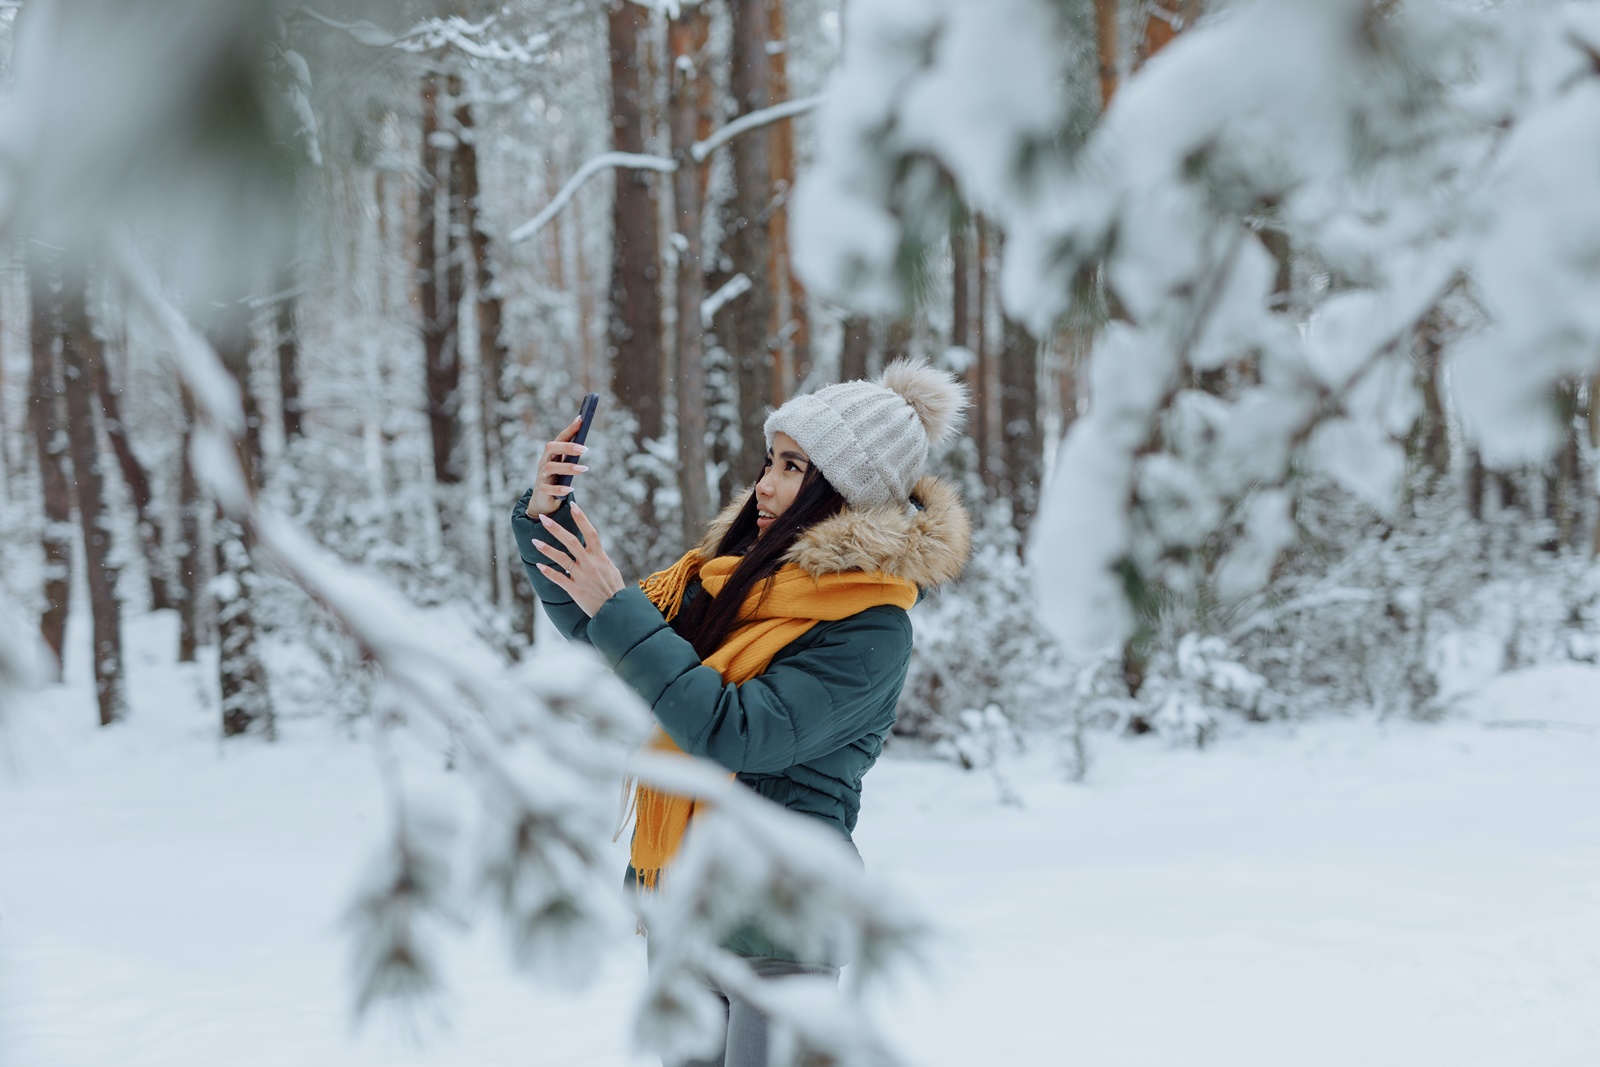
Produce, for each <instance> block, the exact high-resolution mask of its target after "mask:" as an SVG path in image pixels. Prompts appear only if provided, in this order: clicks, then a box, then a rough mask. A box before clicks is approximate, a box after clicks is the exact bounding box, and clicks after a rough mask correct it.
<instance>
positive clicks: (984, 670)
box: [895, 505, 1070, 742]
mask: <svg viewBox="0 0 1600 1067" xmlns="http://www.w3.org/2000/svg"><path fill="white" fill-rule="evenodd" d="M974 511H975V514H974V520H975V522H974V542H975V544H976V546H977V547H976V549H975V550H974V552H973V555H972V559H971V560H970V561H969V562H968V564H967V569H966V571H965V573H964V574H963V576H962V578H961V580H960V581H958V582H954V583H952V584H951V585H949V586H947V587H946V588H944V589H942V590H939V591H938V592H935V593H932V594H930V595H929V596H928V598H927V599H926V600H924V601H923V603H922V604H920V605H918V607H917V609H916V610H915V611H913V612H912V613H911V620H912V625H913V627H914V628H915V631H916V640H915V641H914V642H913V644H912V649H911V668H910V671H909V673H908V674H907V676H906V684H905V688H904V689H903V690H902V691H901V697H900V708H899V719H898V721H897V723H896V725H895V730H896V732H897V733H898V734H901V735H902V736H906V737H915V738H917V739H919V740H923V741H929V742H937V741H939V740H941V739H947V738H955V737H957V736H959V735H961V734H962V732H963V731H964V730H965V726H964V724H963V721H962V715H963V714H964V713H966V712H969V711H973V710H974V709H982V708H987V707H990V706H993V707H995V708H997V709H998V710H999V712H1000V713H1002V714H1003V715H1004V716H1005V717H1006V719H1007V720H1009V721H1010V722H1013V723H1015V724H1017V725H1018V726H1019V727H1022V728H1024V729H1031V728H1034V727H1037V726H1044V725H1048V724H1051V723H1052V722H1054V721H1059V717H1060V715H1061V714H1062V712H1063V708H1064V706H1065V702H1064V700H1063V697H1064V695H1065V693H1066V690H1067V686H1068V685H1069V684H1070V675H1069V674H1068V672H1067V665H1066V663H1065V661H1064V660H1063V658H1062V656H1061V654H1060V652H1059V650H1058V649H1057V647H1056V643H1055V641H1054V639H1053V638H1051V636H1050V635H1049V633H1047V632H1046V631H1045V629H1044V627H1043V626H1042V625H1041V624H1040V622H1039V618H1038V615H1037V612H1036V609H1035V606H1034V600H1033V593H1032V589H1031V585H1030V580H1029V576H1028V572H1027V569H1026V568H1025V567H1024V566H1023V564H1022V561H1021V559H1020V558H1019V556H1018V552H1017V535H1016V531H1015V530H1014V529H1013V527H1012V525H1011V520H1010V515H1009V514H1008V513H1007V512H1006V509H1005V508H1004V506H1003V505H1001V506H995V507H990V508H988V509H982V508H981V507H978V508H975V509H974Z"/></svg>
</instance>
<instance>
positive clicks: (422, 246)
mask: <svg viewBox="0 0 1600 1067" xmlns="http://www.w3.org/2000/svg"><path fill="white" fill-rule="evenodd" d="M446 96H448V92H447V89H446V82H445V79H444V77H443V76H442V75H438V74H426V75H424V76H423V78H422V175H421V181H420V182H419V188H418V192H417V216H418V222H419V223H420V233H419V234H418V241H417V287H418V290H419V293H420V296H421V303H422V309H421V310H422V346H423V355H424V359H425V361H426V369H427V389H428V428H429V432H430V435H431V439H432V444H433V477H434V481H435V482H436V483H438V484H439V485H445V486H450V485H459V484H460V483H461V477H462V475H461V460H462V455H461V436H462V435H461V411H460V407H461V397H460V384H461V354H460V351H459V349H458V346H459V343H460V330H459V323H458V319H457V316H459V314H460V309H461V293H460V287H461V285H462V281H463V279H462V276H461V273H460V267H459V265H456V264H455V261H456V260H457V259H458V256H457V255H456V235H455V232H454V226H453V225H452V224H451V223H452V220H453V215H454V212H453V209H452V205H451V200H452V190H451V187H450V171H451V160H450V157H451V155H452V153H451V152H450V151H448V142H449V140H450V136H449V133H448V132H447V131H446V130H444V129H443V128H442V127H443V125H444V123H443V122H441V119H442V117H443V116H444V115H445V114H447V111H446V108H447V107H448V103H447V101H446V100H444V99H441V97H446ZM441 216H442V221H443V222H444V225H443V226H440V222H441ZM449 510H450V509H449V508H448V507H444V508H442V509H441V512H440V514H441V515H442V516H447V515H448V513H449Z"/></svg>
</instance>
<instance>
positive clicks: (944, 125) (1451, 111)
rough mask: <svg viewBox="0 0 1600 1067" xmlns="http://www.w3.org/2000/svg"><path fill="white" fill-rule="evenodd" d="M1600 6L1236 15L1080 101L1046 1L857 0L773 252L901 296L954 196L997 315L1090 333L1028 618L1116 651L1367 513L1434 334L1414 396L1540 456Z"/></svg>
mask: <svg viewBox="0 0 1600 1067" xmlns="http://www.w3.org/2000/svg"><path fill="white" fill-rule="evenodd" d="M1594 12H1595V8H1594V6H1593V5H1592V4H1586V3H1575V2H1568V3H1556V4H1550V5H1538V6H1536V7H1527V6H1521V7H1516V6H1512V7H1499V8H1495V9H1493V10H1492V11H1484V12H1477V11H1474V12H1466V11H1464V10H1462V9H1458V8H1450V7H1443V8H1441V7H1439V6H1438V5H1432V4H1425V3H1398V4H1394V5H1391V8H1390V9H1388V10H1387V11H1386V14H1385V16H1384V17H1383V18H1382V19H1376V20H1375V19H1373V18H1371V5H1370V4H1368V3H1365V2H1364V0H1251V2H1245V3H1240V4H1236V5H1232V6H1231V7H1230V8H1229V11H1228V13H1227V17H1226V18H1218V19H1215V20H1212V21H1210V22H1202V23H1198V24H1196V25H1193V26H1190V27H1186V28H1185V29H1184V32H1183V33H1182V34H1180V35H1179V36H1178V38H1177V39H1176V40H1175V41H1174V42H1173V43H1172V44H1171V45H1170V46H1168V47H1167V48H1166V49H1165V50H1163V51H1162V52H1161V54H1160V55H1158V56H1156V57H1155V58H1154V59H1152V60H1151V61H1150V62H1149V63H1147V64H1146V65H1145V66H1143V67H1142V68H1141V69H1140V70H1139V71H1138V72H1137V73H1136V74H1134V75H1133V76H1132V77H1131V78H1129V79H1128V80H1127V81H1126V82H1125V83H1124V84H1123V85H1122V86H1121V88H1120V89H1119V90H1118V92H1117V94H1116V96H1115V97H1114V99H1113V100H1112V102H1111V104H1110V106H1109V108H1108V109H1107V110H1106V112H1105V113H1104V114H1103V115H1101V114H1100V113H1099V101H1098V92H1097V89H1096V86H1095V84H1094V81H1093V74H1094V70H1093V63H1092V62H1089V61H1088V58H1087V57H1086V55H1085V56H1079V54H1078V53H1077V52H1075V51H1074V48H1075V42H1080V41H1081V40H1082V39H1083V38H1082V35H1081V33H1080V32H1079V31H1080V29H1081V27H1078V26H1077V24H1076V23H1074V22H1073V21H1072V18H1071V17H1070V16H1069V15H1067V14H1065V13H1064V12H1063V10H1062V9H1061V7H1060V5H1057V4H1052V3H1050V2H1048V0H995V3H993V4H991V5H988V6H985V7H983V8H982V10H981V11H980V10H979V9H977V8H974V7H972V6H971V5H967V4H963V3H960V2H959V0H930V2H929V3H926V4H919V5H911V6H907V5H903V4H899V3H896V2H894V0H861V2H860V3H857V4H853V5H852V7H851V11H850V26H849V35H850V37H851V39H852V40H853V41H855V42H857V43H856V44H855V45H854V46H853V47H852V48H851V49H849V50H847V51H846V53H845V55H844V62H843V63H842V65H841V66H840V68H839V69H838V71H837V72H836V74H835V76H834V78H833V80H832V82H831V83H830V85H829V88H828V101H827V103H826V104H825V106H824V108H823V111H822V113H821V118H820V126H819V138H818V153H817V158H816V161H815V164H814V165H813V167H812V168H811V169H810V170H809V171H808V172H807V174H806V175H804V176H802V178H801V180H800V182H799V185H798V188H797V189H796V194H795V200H794V205H793V208H794V212H795V214H794V230H793V232H794V242H795V243H794V248H795V260H796V267H797V270H798V271H799V273H800V274H801V276H802V278H803V279H805V280H806V282H807V283H808V284H809V285H810V286H811V288H812V290H813V291H815V292H818V293H822V294H827V295H829V296H832V297H833V298H835V299H837V300H840V301H841V302H843V303H846V304H848V305H850V306H853V307H856V308H860V309H863V310H872V311H889V310H893V309H897V308H900V307H902V306H904V303H905V301H906V300H907V298H908V296H909V295H910V294H909V292H908V289H909V284H910V278H909V276H908V275H909V274H910V273H911V272H908V271H906V270H905V264H906V263H907V262H915V261H919V260H921V259H923V258H924V256H925V255H926V253H927V252H929V251H930V250H931V248H933V247H937V246H938V244H939V243H940V242H942V241H943V240H945V238H946V236H947V234H948V222H947V220H948V217H949V211H948V197H949V195H950V193H951V190H952V186H953V188H954V192H955V193H956V194H957V195H959V197H960V198H961V199H962V200H963V201H965V202H966V203H967V204H969V205H974V206H977V207H980V208H981V209H982V210H983V211H984V214H985V217H986V218H987V219H988V220H990V222H991V223H993V224H994V225H996V226H997V227H999V228H1000V229H1001V230H1002V231H1003V232H1004V236H1005V240H1004V244H1003V250H1002V253H1001V257H1002V260H1001V272H1000V284H999V292H1000V297H1001V299H1002V301H1003V303H1004V305H1005V307H1006V309H1007V311H1008V313H1009V314H1010V315H1011V316H1012V317H1013V318H1014V319H1016V320H1018V321H1020V322H1022V323H1024V324H1026V325H1027V326H1028V328H1029V329H1030V330H1031V331H1032V332H1033V333H1034V335H1035V336H1037V337H1041V338H1042V337H1047V336H1049V335H1050V334H1051V333H1052V332H1053V331H1054V330H1055V329H1057V327H1058V325H1059V324H1060V323H1061V322H1063V321H1065V320H1072V321H1075V322H1078V323H1080V324H1086V325H1088V326H1091V327H1092V326H1096V325H1098V327H1099V328H1098V336H1097V338H1096V343H1095V344H1094V347H1093V350H1092V353H1091V355H1090V356H1089V359H1088V361H1087V364H1086V366H1085V367H1084V368H1083V369H1082V371H1081V372H1080V373H1079V375H1078V379H1079V380H1078V385H1077V388H1078V389H1079V395H1080V396H1082V397H1084V398H1086V399H1087V401H1088V407H1087V411H1086V413H1085V414H1084V415H1083V416H1082V417H1080V418H1078V419H1076V420H1075V421H1074V422H1073V424H1072V426H1071V428H1070V431H1069V433H1068V434H1067V437H1066V439H1065V441H1064V443H1063V444H1062V446H1061V451H1060V454H1059V458H1058V460H1057V462H1056V464H1055V467H1054V474H1053V483H1052V485H1051V487H1050V488H1049V490H1048V491H1047V492H1046V494H1045V497H1044V500H1043V503H1042V506H1041V508H1040V511H1039V514H1038V517H1037V521H1036V522H1035V524H1034V527H1033V531H1032V541H1033V544H1032V548H1031V550H1030V555H1031V559H1032V561H1033V566H1034V567H1035V569H1036V572H1037V576H1038V581H1037V583H1036V585H1037V588H1039V589H1042V590H1049V596H1048V597H1047V598H1044V599H1043V602H1042V604H1041V609H1042V611H1043V615H1044V617H1045V618H1046V619H1047V621H1049V622H1050V624H1051V626H1052V629H1053V630H1054V631H1055V632H1056V633H1057V634H1058V635H1059V636H1060V637H1062V638H1063V639H1064V640H1065V641H1066V642H1067V644H1068V645H1069V646H1071V647H1073V648H1075V649H1077V650H1079V651H1083V652H1090V651H1093V650H1095V649H1098V648H1100V647H1103V646H1108V647H1113V648H1116V647H1120V646H1121V643H1122V642H1123V640H1124V639H1126V638H1127V637H1128V636H1129V635H1130V634H1131V633H1133V632H1134V628H1135V626H1136V625H1137V623H1138V620H1139V619H1140V618H1148V617H1149V616H1150V614H1151V613H1153V612H1156V611H1158V610H1159V602H1160V599H1161V597H1163V596H1167V595H1169V594H1170V595H1174V596H1176V597H1178V598H1180V599H1181V600H1183V601H1184V602H1196V601H1198V600H1199V599H1200V598H1205V597H1214V598H1215V599H1217V600H1219V601H1220V602H1222V603H1224V604H1229V603H1234V602H1237V601H1238V600H1240V599H1241V598H1244V597H1247V596H1249V595H1251V594H1252V593H1253V592H1254V591H1255V590H1258V589H1260V588H1261V586H1262V585H1263V583H1265V582H1266V581H1268V579H1269V578H1270V576H1271V574H1272V573H1273V569H1274V567H1275V566H1276V564H1277V563H1278V561H1279V560H1280V559H1281V557H1282V556H1283V554H1284V553H1285V552H1286V551H1288V550H1289V549H1290V548H1291V547H1292V545H1293V544H1294V543H1295V541H1296V538H1297V529H1296V523H1295V512H1296V506H1297V503H1298V501H1299V499H1300V496H1301V494H1302V493H1304V492H1305V491H1306V489H1307V487H1308V486H1311V485H1315V484H1327V483H1328V482H1331V483H1333V484H1336V485H1338V486H1339V487H1341V488H1342V489H1344V490H1346V491H1347V492H1348V493H1350V494H1351V495H1353V496H1354V497H1355V498H1357V499H1358V500H1360V501H1362V502H1363V503H1364V504H1365V505H1366V506H1368V507H1371V508H1373V509H1374V510H1376V511H1377V512H1378V513H1380V514H1389V513H1392V512H1393V510H1394V509H1395V508H1396V506H1397V504H1398V503H1399V502H1400V500H1401V499H1402V495H1403V488H1404V479H1405V473H1406V462H1407V455H1406V449H1405V441H1406V439H1407V437H1408V435H1409V434H1410V433H1411V432H1412V429H1413V427H1414V426H1416V425H1417V421H1418V417H1419V412H1421V411H1422V398H1421V394H1420V386H1419V384H1418V381H1417V378H1416V374H1415V370H1414V368H1413V366H1412V362H1411V347H1412V345H1413V344H1414V342H1415V340H1416V338H1417V337H1418V336H1419V335H1420V332H1421V331H1422V329H1423V326H1424V324H1425V323H1427V322H1429V321H1432V320H1433V318H1434V317H1435V316H1439V315H1444V316H1446V317H1447V318H1449V317H1455V318H1457V319H1459V320H1460V321H1461V322H1463V323H1470V324H1474V325H1472V326H1471V328H1469V329H1463V330H1461V331H1460V336H1459V337H1456V338H1453V339H1452V343H1451V344H1450V345H1449V346H1448V348H1447V349H1446V350H1445V351H1443V352H1442V353H1441V355H1440V361H1441V370H1440V372H1439V375H1438V379H1439V383H1440V385H1439V388H1441V389H1446V390H1448V395H1449V400H1450V401H1451V406H1452V408H1453V409H1454V410H1455V411H1456V412H1458V413H1459V414H1460V416H1461V419H1462V424H1463V427H1464V429H1465V431H1466V434H1467V437H1468V439H1469V442H1470V444H1471V445H1472V446H1473V447H1474V448H1475V449H1477V450H1478V451H1479V452H1480V453H1481V454H1482V455H1483V457H1484V459H1485V461H1486V462H1488V463H1490V464H1494V465H1499V466H1508V465H1515V464H1519V463H1526V462H1530V461H1533V462H1538V461H1541V460H1543V459H1544V458H1545V457H1547V456H1549V455H1550V454H1551V452H1552V450H1553V449H1554V448H1555V447H1556V445H1557V444H1558V442H1559V441H1560V440H1562V438H1563V435H1564V434H1565V433H1566V430H1567V428H1566V427H1564V426H1562V425H1561V424H1560V422H1559V420H1557V419H1555V418H1553V417H1552V411H1553V405H1551V403H1550V400H1549V398H1550V396H1551V394H1552V392H1553V391H1554V390H1556V389H1558V388H1568V387H1572V384H1573V383H1584V382H1587V381H1588V380H1590V379H1592V377H1593V376H1594V375H1595V373H1596V372H1597V371H1600V317H1597V316H1595V315H1594V314H1593V313H1592V310H1591V309H1592V308H1593V307H1594V306H1595V304H1594V301H1593V300H1592V299H1591V298H1590V296H1588V295H1586V294H1592V293H1593V292H1594V290H1595V287H1596V286H1597V285H1600V266H1597V265H1600V198H1597V197H1596V196H1595V195H1594V190H1595V188H1597V187H1600V151H1597V150H1595V149H1594V147H1593V139H1592V138H1591V137H1588V136H1587V135H1586V134H1584V133H1582V132H1581V131H1584V130H1589V129H1593V128H1595V127H1596V126H1597V125H1600V76H1597V75H1596V67H1595V64H1594V62H1593V56H1594V55H1595V54H1600V49H1597V48H1596V44H1597V43H1600V23H1597V21H1596V19H1595V14H1594ZM1580 144H1581V145H1584V146H1586V147H1584V148H1582V149H1581V150H1580V149H1575V148H1574V145H1580ZM1268 235H1270V237H1271V240H1267V239H1265V238H1267V237H1268ZM1480 323H1481V325H1478V324H1480ZM1219 383H1221V384H1219Z"/></svg>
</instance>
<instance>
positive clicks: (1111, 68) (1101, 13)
mask: <svg viewBox="0 0 1600 1067" xmlns="http://www.w3.org/2000/svg"><path fill="white" fill-rule="evenodd" d="M1117 6H1118V5H1117V0H1094V40H1095V54H1096V56H1097V57H1098V58H1099V61H1100V110H1102V111H1104V110H1105V109H1106V108H1108V107H1110V106H1111V98H1112V97H1113V96H1115V95H1116V92H1117V68H1118V67H1119V66H1120V63H1119V61H1118V56H1117Z"/></svg>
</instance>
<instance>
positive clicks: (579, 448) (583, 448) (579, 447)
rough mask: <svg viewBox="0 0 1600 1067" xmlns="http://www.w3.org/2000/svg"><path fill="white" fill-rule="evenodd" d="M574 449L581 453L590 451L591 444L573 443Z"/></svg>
mask: <svg viewBox="0 0 1600 1067" xmlns="http://www.w3.org/2000/svg"><path fill="white" fill-rule="evenodd" d="M572 449H573V451H575V452H578V453H580V454H581V453H584V452H587V451H589V446H588V445H573V446H572Z"/></svg>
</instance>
